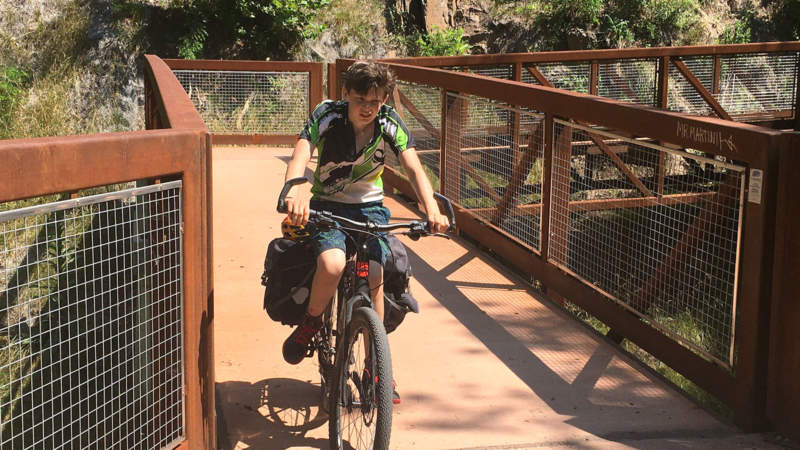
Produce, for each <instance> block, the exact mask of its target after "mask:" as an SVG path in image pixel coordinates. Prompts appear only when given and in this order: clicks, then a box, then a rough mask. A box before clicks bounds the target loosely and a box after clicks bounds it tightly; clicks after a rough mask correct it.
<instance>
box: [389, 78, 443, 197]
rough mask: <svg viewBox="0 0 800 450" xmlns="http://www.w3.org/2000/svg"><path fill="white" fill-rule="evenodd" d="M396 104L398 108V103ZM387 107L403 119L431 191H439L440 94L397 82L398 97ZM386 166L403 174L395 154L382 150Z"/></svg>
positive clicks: (391, 99)
mask: <svg viewBox="0 0 800 450" xmlns="http://www.w3.org/2000/svg"><path fill="white" fill-rule="evenodd" d="M398 101H399V104H397V102H398ZM390 104H391V105H392V106H393V107H394V108H395V109H396V110H397V111H398V112H399V113H400V114H401V115H402V117H403V121H404V122H405V124H406V126H407V127H408V131H409V133H411V136H413V138H414V142H415V145H416V149H417V155H418V156H419V159H420V162H421V163H422V167H423V168H424V169H425V173H427V174H428V179H429V180H430V182H431V185H432V186H433V189H434V190H438V189H439V155H440V150H439V149H440V148H441V145H442V144H441V142H442V139H441V130H442V93H441V90H440V89H437V88H432V87H429V86H423V85H419V84H414V83H407V82H398V83H397V95H396V96H390ZM384 152H385V153H384V154H385V155H386V164H387V165H389V166H390V167H393V168H395V169H397V170H398V171H400V173H404V171H403V168H402V167H401V166H400V162H399V161H398V160H397V157H395V155H394V153H392V152H391V151H389V149H388V148H384Z"/></svg>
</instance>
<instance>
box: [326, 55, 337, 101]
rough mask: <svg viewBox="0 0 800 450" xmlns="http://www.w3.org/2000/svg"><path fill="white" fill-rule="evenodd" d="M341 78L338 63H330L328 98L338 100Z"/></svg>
mask: <svg viewBox="0 0 800 450" xmlns="http://www.w3.org/2000/svg"><path fill="white" fill-rule="evenodd" d="M338 83H339V76H338V74H337V73H336V63H328V98H329V99H331V100H338V99H339V98H338V89H339V88H338Z"/></svg>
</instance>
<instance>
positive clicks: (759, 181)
mask: <svg viewBox="0 0 800 450" xmlns="http://www.w3.org/2000/svg"><path fill="white" fill-rule="evenodd" d="M763 184H764V171H763V170H761V169H750V187H749V188H748V189H747V201H748V202H750V203H757V204H759V205H760V204H761V186H763Z"/></svg>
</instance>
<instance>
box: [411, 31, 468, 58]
mask: <svg viewBox="0 0 800 450" xmlns="http://www.w3.org/2000/svg"><path fill="white" fill-rule="evenodd" d="M415 46H416V49H417V51H416V54H417V55H418V56H457V55H467V54H469V49H470V47H469V44H467V43H466V42H464V30H463V29H462V28H448V29H445V30H442V29H440V28H438V27H434V29H433V31H431V32H430V33H427V34H420V35H418V36H417V39H416V41H415Z"/></svg>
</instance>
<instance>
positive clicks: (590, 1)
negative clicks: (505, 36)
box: [493, 0, 705, 50]
mask: <svg viewBox="0 0 800 450" xmlns="http://www.w3.org/2000/svg"><path fill="white" fill-rule="evenodd" d="M700 6H701V5H700V2H699V0H554V1H550V2H523V3H521V4H520V3H519V2H515V1H511V0H495V6H494V10H493V14H494V16H495V17H498V18H500V17H503V16H506V17H508V16H511V17H516V18H517V19H518V20H521V21H522V22H523V23H524V24H525V27H526V28H527V31H528V35H529V36H535V38H536V39H535V41H534V42H533V45H534V46H535V47H536V48H537V49H541V50H565V49H574V48H576V47H579V48H617V47H626V46H633V45H640V46H657V45H678V44H694V43H701V42H703V39H704V37H705V36H704V32H705V31H704V29H703V27H702V26H701V24H700Z"/></svg>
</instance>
